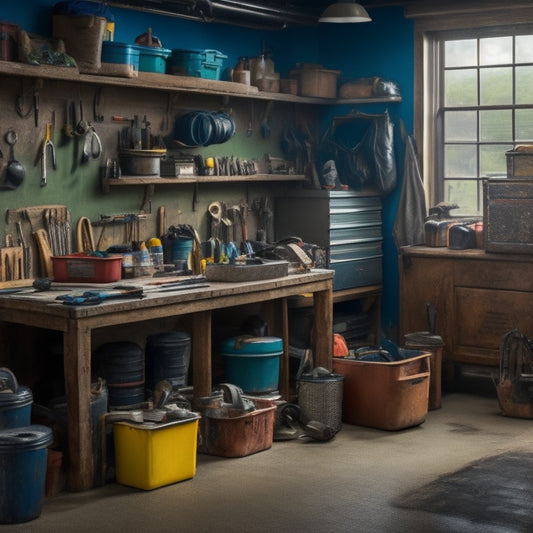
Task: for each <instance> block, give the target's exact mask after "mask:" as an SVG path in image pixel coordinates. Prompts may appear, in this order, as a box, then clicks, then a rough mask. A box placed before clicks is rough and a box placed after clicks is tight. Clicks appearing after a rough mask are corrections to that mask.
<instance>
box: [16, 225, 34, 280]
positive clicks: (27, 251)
mask: <svg viewBox="0 0 533 533" xmlns="http://www.w3.org/2000/svg"><path fill="white" fill-rule="evenodd" d="M15 224H16V227H17V233H18V236H19V242H20V245H21V246H22V259H23V263H24V268H23V271H24V278H25V279H27V278H29V277H30V271H31V248H30V246H28V244H27V243H26V238H25V237H24V232H23V231H22V223H21V222H19V221H17V222H16V223H15Z"/></svg>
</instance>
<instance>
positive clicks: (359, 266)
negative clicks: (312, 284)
mask: <svg viewBox="0 0 533 533" xmlns="http://www.w3.org/2000/svg"><path fill="white" fill-rule="evenodd" d="M382 263H383V260H382V258H381V257H375V258H370V259H356V260H351V261H340V262H332V263H331V265H330V268H332V269H333V270H334V271H335V276H334V278H333V290H335V291H338V290H342V289H350V288H352V287H364V286H366V285H379V284H381V282H382V279H383V265H382Z"/></svg>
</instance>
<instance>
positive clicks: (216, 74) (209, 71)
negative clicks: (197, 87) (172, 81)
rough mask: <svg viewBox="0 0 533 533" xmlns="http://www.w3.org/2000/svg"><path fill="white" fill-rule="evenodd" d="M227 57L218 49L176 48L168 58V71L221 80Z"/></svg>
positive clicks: (179, 74)
mask: <svg viewBox="0 0 533 533" xmlns="http://www.w3.org/2000/svg"><path fill="white" fill-rule="evenodd" d="M227 58H228V56H226V55H224V54H222V53H221V52H218V51H217V50H181V49H174V50H172V53H171V55H170V57H169V58H168V60H167V72H168V73H169V74H175V75H178V76H193V77H196V78H206V79H209V80H220V72H221V70H222V65H223V64H224V60H225V59H227Z"/></svg>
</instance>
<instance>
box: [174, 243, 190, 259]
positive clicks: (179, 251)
mask: <svg viewBox="0 0 533 533" xmlns="http://www.w3.org/2000/svg"><path fill="white" fill-rule="evenodd" d="M171 242H172V262H173V263H175V262H176V261H188V259H189V254H190V253H191V252H192V239H174V240H172V241H171Z"/></svg>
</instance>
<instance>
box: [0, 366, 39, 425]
mask: <svg viewBox="0 0 533 533" xmlns="http://www.w3.org/2000/svg"><path fill="white" fill-rule="evenodd" d="M0 390H2V393H1V394H0V429H8V428H19V427H24V426H29V425H30V423H31V405H32V403H33V395H32V392H31V390H30V389H29V388H28V387H24V386H20V385H19V384H18V382H17V378H16V377H15V375H14V374H13V372H11V370H9V369H8V368H0Z"/></svg>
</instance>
